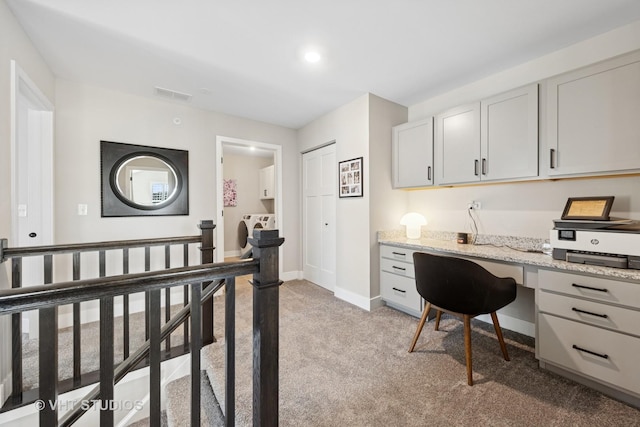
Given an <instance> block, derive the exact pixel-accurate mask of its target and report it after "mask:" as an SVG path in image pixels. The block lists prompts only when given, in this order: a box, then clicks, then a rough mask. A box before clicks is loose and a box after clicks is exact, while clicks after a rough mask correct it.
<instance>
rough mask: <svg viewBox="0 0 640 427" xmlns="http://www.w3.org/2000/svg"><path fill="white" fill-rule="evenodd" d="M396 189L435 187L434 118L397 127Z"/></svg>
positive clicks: (395, 150) (394, 157)
mask: <svg viewBox="0 0 640 427" xmlns="http://www.w3.org/2000/svg"><path fill="white" fill-rule="evenodd" d="M391 165H392V169H393V187H394V188H406V187H425V186H429V185H433V118H432V117H429V118H428V119H426V120H421V121H418V122H411V123H405V124H402V125H400V126H396V127H394V128H393V142H392V163H391Z"/></svg>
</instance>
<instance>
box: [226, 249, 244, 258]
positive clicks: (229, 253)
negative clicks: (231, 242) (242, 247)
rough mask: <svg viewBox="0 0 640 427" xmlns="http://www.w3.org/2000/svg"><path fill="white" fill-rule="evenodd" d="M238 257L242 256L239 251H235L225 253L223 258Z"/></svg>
mask: <svg viewBox="0 0 640 427" xmlns="http://www.w3.org/2000/svg"><path fill="white" fill-rule="evenodd" d="M240 255H242V252H241V251H239V250H236V251H225V252H224V257H225V258H232V257H237V256H240Z"/></svg>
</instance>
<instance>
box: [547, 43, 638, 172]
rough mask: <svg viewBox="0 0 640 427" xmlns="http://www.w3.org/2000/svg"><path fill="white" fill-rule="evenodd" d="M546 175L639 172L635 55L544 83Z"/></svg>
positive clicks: (636, 68) (636, 58) (636, 61)
mask: <svg viewBox="0 0 640 427" xmlns="http://www.w3.org/2000/svg"><path fill="white" fill-rule="evenodd" d="M547 87H548V89H547V98H548V104H547V120H548V123H547V126H548V127H547V129H548V135H547V152H546V153H545V157H546V159H547V168H548V170H547V172H548V174H549V175H551V176H553V175H572V174H577V175H589V174H606V173H623V172H625V171H633V170H636V171H637V170H638V169H640V52H635V53H634V54H631V55H626V56H623V57H618V58H615V59H613V60H610V61H606V62H603V63H599V64H596V65H593V66H589V67H587V68H583V69H580V70H577V71H574V72H570V73H567V74H563V75H561V76H558V77H555V78H552V79H549V81H548V86H547Z"/></svg>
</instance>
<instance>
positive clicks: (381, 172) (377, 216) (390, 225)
mask: <svg viewBox="0 0 640 427" xmlns="http://www.w3.org/2000/svg"><path fill="white" fill-rule="evenodd" d="M406 121H407V108H406V107H404V106H402V105H399V104H396V103H394V102H391V101H387V100H386V99H383V98H380V97H378V96H375V95H370V97H369V169H370V170H371V173H369V194H370V195H371V197H370V203H369V218H370V221H371V225H370V232H369V251H370V254H371V266H370V274H371V291H370V292H371V297H372V298H375V297H376V296H379V295H380V247H379V245H378V235H377V232H378V230H393V229H395V228H398V226H399V223H400V218H402V215H404V214H405V213H406V210H405V207H406V205H407V199H408V197H407V193H406V192H404V191H396V190H394V189H393V188H392V186H391V184H392V179H391V167H390V165H391V128H392V127H393V126H396V125H398V124H400V123H404V122H406ZM374 305H375V304H374Z"/></svg>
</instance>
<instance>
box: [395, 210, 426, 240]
mask: <svg viewBox="0 0 640 427" xmlns="http://www.w3.org/2000/svg"><path fill="white" fill-rule="evenodd" d="M426 224H427V220H426V219H425V217H424V216H422V215H420V214H419V213H416V212H409V213H407V214H404V215H403V216H402V218H401V219H400V225H404V226H406V227H407V239H419V238H420V235H421V234H422V233H421V230H420V227H422V226H423V225H426Z"/></svg>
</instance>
